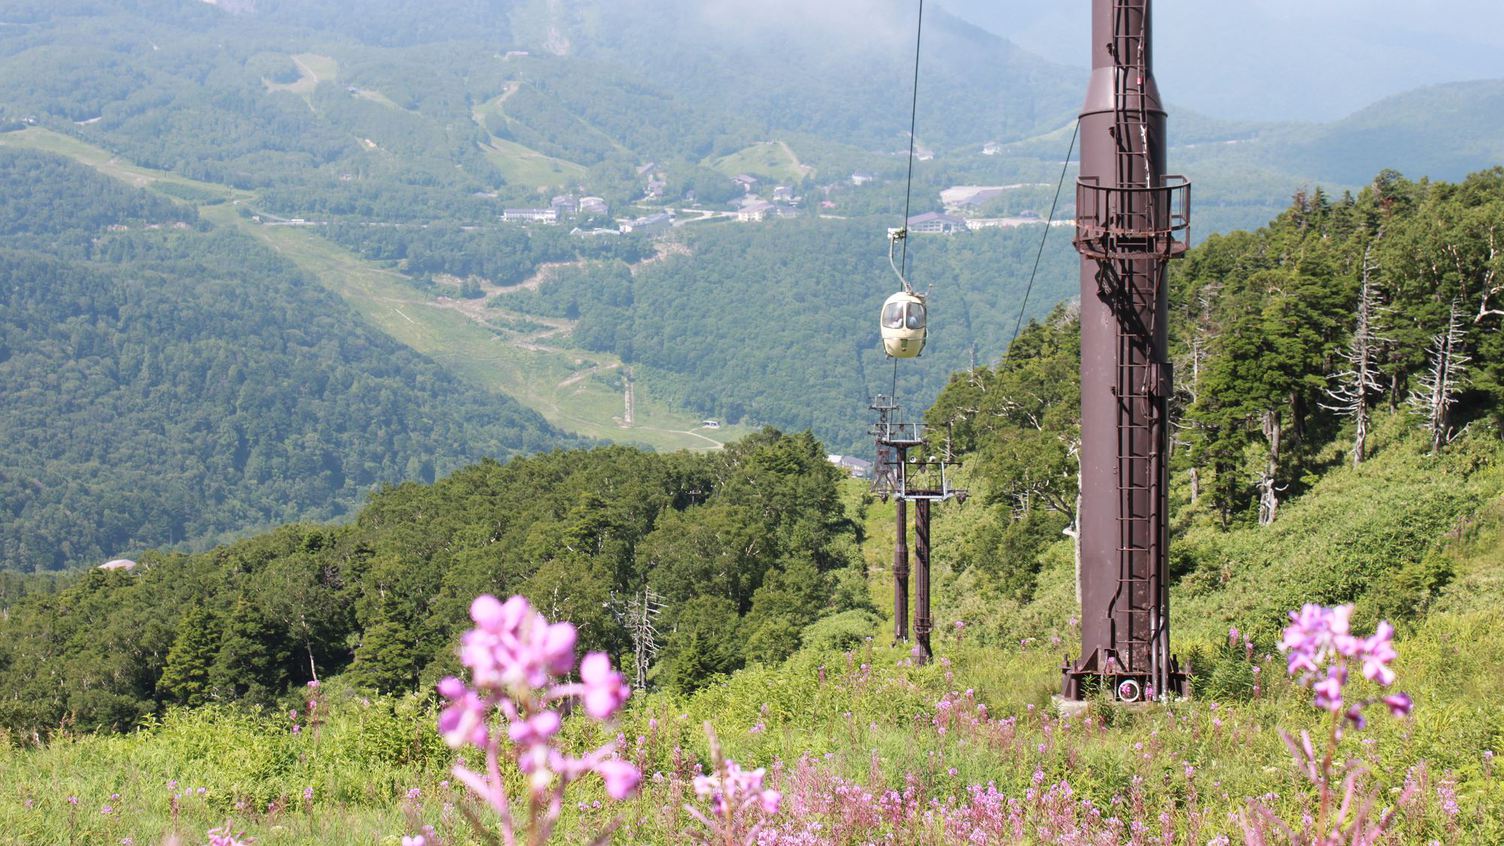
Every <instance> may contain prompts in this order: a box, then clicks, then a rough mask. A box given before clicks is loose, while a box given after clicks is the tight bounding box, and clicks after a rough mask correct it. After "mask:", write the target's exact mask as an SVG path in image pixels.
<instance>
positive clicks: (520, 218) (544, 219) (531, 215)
mask: <svg viewBox="0 0 1504 846" xmlns="http://www.w3.org/2000/svg"><path fill="white" fill-rule="evenodd" d="M501 219H502V220H504V221H506V222H507V223H558V222H559V210H558V209H555V208H548V209H506V210H505V211H503V212H502V213H501Z"/></svg>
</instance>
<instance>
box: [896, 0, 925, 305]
mask: <svg viewBox="0 0 1504 846" xmlns="http://www.w3.org/2000/svg"><path fill="white" fill-rule="evenodd" d="M923 45H924V0H919V22H918V24H917V25H916V27H915V34H914V92H913V100H912V101H911V102H910V104H909V177H908V180H907V183H906V184H905V186H904V189H903V225H902V226H900V227H899V229H898V231H899V232H900V233H902V234H903V235H904V236H907V235H908V230H909V202H910V200H911V199H912V198H913V196H914V131H915V129H916V128H917V127H918V124H919V49H920V47H922V46H923ZM902 240H903V261H902V267H903V270H904V272H903V273H900V274H899V278H900V279H903V280H904V282H903V286H904V289H905V290H908V289H909V281H908V279H907V278H905V277H907V275H908V274H907V271H908V269H909V239H908V238H907V237H903V239H902Z"/></svg>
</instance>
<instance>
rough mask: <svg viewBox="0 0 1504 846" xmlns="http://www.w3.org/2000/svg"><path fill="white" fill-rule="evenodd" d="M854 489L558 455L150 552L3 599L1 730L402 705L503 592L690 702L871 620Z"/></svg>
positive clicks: (802, 451)
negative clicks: (312, 704) (853, 618)
mask: <svg viewBox="0 0 1504 846" xmlns="http://www.w3.org/2000/svg"><path fill="white" fill-rule="evenodd" d="M838 478H839V474H838V472H837V471H836V470H835V469H834V468H832V467H831V466H830V465H829V464H828V463H827V462H826V460H825V453H824V451H823V449H821V447H820V445H819V443H818V442H817V441H815V440H814V439H813V438H811V437H810V436H809V435H807V434H806V435H793V436H786V435H781V434H779V433H777V432H774V431H766V432H764V433H762V434H759V435H755V436H752V437H750V438H747V439H745V440H743V441H740V442H738V443H736V444H734V445H732V446H731V447H730V448H728V449H727V450H725V451H723V452H719V453H714V454H710V455H691V454H688V453H679V454H674V455H667V456H656V455H652V454H649V453H642V452H639V451H636V450H632V449H628V448H623V447H612V448H605V449H598V450H593V451H572V452H553V453H548V454H545V455H539V456H535V457H531V458H518V459H513V460H512V461H510V462H508V463H506V464H505V465H503V464H498V463H496V462H492V461H486V462H483V463H481V464H479V465H475V466H472V467H469V468H467V469H464V470H461V471H458V472H456V473H454V474H452V475H450V476H449V477H447V478H446V479H444V480H443V481H440V482H438V483H436V484H433V485H425V484H417V483H407V484H403V485H399V486H395V487H388V488H386V489H384V490H382V491H381V492H380V493H378V494H376V495H375V496H374V497H373V498H372V499H371V501H370V503H369V504H368V505H367V506H366V507H365V508H364V509H363V510H362V511H361V512H360V515H359V516H358V517H357V519H356V520H355V521H354V523H353V524H350V525H346V526H339V527H333V526H315V525H310V524H299V525H291V526H287V527H284V528H281V529H278V530H275V531H272V532H269V533H267V534H264V535H261V536H258V537H255V538H252V539H249V540H245V541H240V542H238V543H235V544H231V545H229V546H225V547H222V548H219V549H216V550H213V551H211V552H205V553H199V554H195V555H185V554H173V553H153V554H150V555H148V556H145V557H144V558H143V559H142V561H141V562H140V565H139V567H138V568H137V570H136V572H134V573H130V574H125V573H106V572H101V571H91V572H88V573H86V574H84V575H82V576H81V577H78V578H75V579H72V580H70V582H69V583H68V584H67V585H66V587H63V588H62V589H61V590H58V591H56V592H53V591H52V590H50V589H48V587H47V585H45V584H44V585H42V586H41V587H40V589H39V588H38V586H37V585H32V586H31V587H30V588H27V587H26V585H25V583H17V584H9V585H6V584H4V583H0V586H4V587H6V588H7V591H8V592H7V594H6V595H4V596H3V597H0V608H3V613H0V633H3V636H0V727H3V728H5V729H8V730H13V731H21V732H30V731H34V730H45V729H46V728H48V727H55V726H57V725H59V723H60V721H62V720H63V719H64V718H65V717H66V718H67V719H68V720H69V721H72V722H74V724H76V725H77V726H79V727H85V728H93V727H101V728H107V727H114V728H121V729H123V728H129V727H131V726H133V725H135V724H136V722H137V721H139V720H140V719H141V718H142V717H143V716H145V715H148V714H154V713H160V712H161V711H162V709H164V708H165V707H167V706H169V705H174V704H187V705H199V704H203V703H206V702H234V701H249V702H272V701H275V699H276V698H277V697H278V696H280V695H282V694H284V693H286V692H287V691H288V690H290V689H292V688H295V687H301V686H302V685H303V683H304V682H305V681H307V680H309V679H311V678H316V677H328V676H332V675H334V674H338V673H343V674H345V676H346V677H347V678H348V679H349V680H352V681H354V682H355V683H356V684H358V685H359V686H361V687H364V688H368V689H371V690H380V691H389V692H406V691H409V690H411V689H413V688H414V687H415V686H416V685H418V684H419V683H420V682H423V683H432V682H433V681H434V680H436V679H437V678H438V677H439V676H440V675H442V674H444V673H447V672H452V671H453V669H454V668H455V658H454V655H453V652H452V649H451V647H452V643H453V640H454V638H455V637H456V635H457V632H458V631H459V630H460V628H461V627H463V626H464V625H465V624H466V616H465V615H466V609H467V608H468V606H469V602H470V599H471V598H472V597H474V596H475V595H476V594H478V593H482V592H487V591H489V592H493V593H501V594H505V593H508V592H512V593H522V594H525V595H527V596H529V597H531V598H532V599H533V601H534V603H535V604H536V605H537V606H538V607H539V608H541V609H543V610H544V611H546V612H547V613H548V614H549V615H550V616H551V617H553V618H556V619H569V620H572V621H574V623H575V624H576V625H577V626H579V628H580V632H581V638H582V646H584V647H587V648H590V649H607V650H610V651H611V652H613V653H615V654H618V655H622V654H626V655H633V654H643V655H644V656H646V657H647V658H648V659H650V660H651V667H649V666H646V663H645V664H644V666H643V667H642V668H641V669H642V670H643V671H644V673H645V674H646V675H647V678H648V679H650V680H651V681H652V683H653V684H654V685H656V686H662V687H667V688H670V689H680V690H691V689H694V688H697V687H699V686H701V685H703V684H705V683H706V682H707V681H708V680H709V679H711V678H712V677H713V676H715V675H716V674H721V673H728V672H730V671H733V670H735V669H737V668H739V667H741V666H742V665H743V663H745V662H746V661H749V660H761V661H778V660H781V659H782V658H783V657H785V656H787V655H788V654H790V653H792V652H793V651H794V650H795V649H797V648H798V647H799V645H800V644H801V642H802V641H803V638H804V635H803V633H804V632H805V630H806V628H807V627H808V626H810V625H811V624H812V623H814V622H815V621H816V620H817V619H819V618H820V617H821V616H824V615H830V614H835V613H838V612H854V613H857V614H859V615H860V614H861V613H862V612H863V609H866V608H867V607H868V601H867V599H866V587H865V581H864V578H863V571H862V568H861V565H860V558H859V555H858V554H857V546H856V544H857V542H858V540H859V538H858V536H857V534H856V527H855V526H854V525H852V524H851V522H850V521H849V520H848V518H847V516H846V513H845V511H844V509H843V507H842V504H841V502H840V500H839V499H838V496H837V488H836V481H837V479H838ZM49 584H50V583H49ZM27 589H29V590H34V591H39V592H35V593H32V594H31V595H29V596H19V594H20V593H22V592H23V590H27ZM648 590H651V593H650V594H645V591H648ZM645 595H647V596H648V597H649V598H650V600H651V604H652V606H653V607H654V608H655V609H659V610H656V611H655V612H653V618H652V619H653V620H654V621H655V622H656V628H657V631H658V632H659V633H660V635H659V637H658V639H657V641H656V643H654V644H650V646H651V647H652V648H650V649H647V650H646V651H644V652H642V653H637V652H636V651H635V647H636V646H637V645H638V644H637V643H634V640H633V637H634V634H633V631H634V630H633V629H632V628H630V627H629V626H628V625H627V622H628V621H629V620H630V619H631V615H629V614H627V613H626V612H627V610H628V608H629V607H630V606H631V603H632V602H633V601H634V600H635V601H638V602H641V601H642V599H643V597H644V596H645ZM864 619H870V618H864ZM38 666H46V667H48V668H49V671H48V673H37V672H36V671H35V668H36V667H38ZM629 669H630V670H632V671H634V672H635V670H636V669H637V668H636V667H629Z"/></svg>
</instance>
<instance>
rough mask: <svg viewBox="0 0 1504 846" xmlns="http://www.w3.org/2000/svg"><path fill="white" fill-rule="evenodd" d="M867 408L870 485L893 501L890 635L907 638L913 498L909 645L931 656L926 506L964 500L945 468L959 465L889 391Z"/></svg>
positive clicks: (923, 656) (922, 658) (947, 446)
mask: <svg viewBox="0 0 1504 846" xmlns="http://www.w3.org/2000/svg"><path fill="white" fill-rule="evenodd" d="M871 408H872V410H873V411H875V412H877V423H875V424H874V425H873V427H872V430H871V434H872V436H873V439H874V440H875V441H876V442H877V462H876V463H875V465H874V471H873V473H874V475H873V481H872V491H873V493H875V494H877V495H878V496H880V497H882V499H883V501H884V502H886V501H887V500H888V497H890V496H891V497H893V498H894V499H895V500H896V504H897V519H896V521H895V524H894V529H895V531H896V537H895V539H894V544H893V639H894V641H895V642H900V643H901V642H904V641H907V640H908V639H909V545H908V516H907V515H908V504H909V503H910V502H912V503H914V564H915V568H914V645H915V657H917V658H918V659H919V660H920V661H921V662H925V661H929V660H930V659H931V658H933V657H934V655H935V653H934V650H933V649H932V648H931V646H930V632H931V631H933V630H934V619H933V618H932V617H931V616H930V506H931V505H932V504H934V503H937V502H944V501H946V500H948V499H955V500H956V501H957V502H965V501H966V491H964V490H960V489H957V488H953V487H951V484H950V469H951V468H952V467H958V466H960V465H959V463H957V462H956V461H954V460H953V457H952V456H951V452H950V439H949V438H946V443H945V450H944V452H943V453H942V454H940V455H936V454H934V453H933V452H932V450H931V449H930V444H929V442H928V441H927V440H926V437H925V431H924V426H923V425H922V424H919V423H908V422H905V421H904V419H903V409H902V408H901V407H900V406H899V404H898V401H897V400H895V399H894V398H893V397H889V396H878V397H876V398H875V399H873V401H872V405H871Z"/></svg>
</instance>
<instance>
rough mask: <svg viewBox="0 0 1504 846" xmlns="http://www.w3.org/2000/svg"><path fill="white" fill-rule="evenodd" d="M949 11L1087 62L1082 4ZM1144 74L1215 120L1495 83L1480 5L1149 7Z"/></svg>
mask: <svg viewBox="0 0 1504 846" xmlns="http://www.w3.org/2000/svg"><path fill="white" fill-rule="evenodd" d="M945 5H946V7H947V8H949V9H951V10H952V11H953V12H954V13H956V14H957V15H958V16H960V17H962V18H965V19H966V20H969V21H972V22H973V23H976V24H978V25H979V26H981V27H983V28H985V29H987V30H988V31H990V32H994V33H997V34H999V35H1001V36H1003V37H1005V38H1008V39H1010V40H1012V41H1014V42H1015V43H1018V44H1020V45H1022V46H1023V47H1025V48H1026V49H1028V50H1031V51H1033V52H1034V53H1037V54H1039V55H1042V56H1044V57H1046V58H1048V59H1049V60H1051V61H1053V62H1057V63H1060V64H1064V65H1067V66H1071V67H1086V66H1087V64H1088V63H1089V60H1090V48H1089V44H1088V39H1087V33H1088V30H1089V28H1090V23H1089V19H1088V9H1089V4H1088V3H1085V2H1071V3H1030V2H1022V0H949V2H947V3H946V4H945ZM1154 28H1155V33H1156V42H1155V48H1154V49H1155V74H1156V75H1157V76H1158V77H1159V81H1160V85H1161V88H1162V89H1163V90H1164V92H1165V95H1166V96H1167V97H1168V98H1169V99H1170V101H1171V102H1172V103H1178V104H1182V105H1184V106H1188V107H1190V108H1192V109H1195V110H1197V111H1200V112H1204V113H1206V114H1209V115H1215V116H1217V117H1221V118H1230V119H1238V120H1269V121H1289V120H1303V121H1324V120H1334V119H1337V118H1341V117H1344V116H1347V115H1349V114H1351V113H1353V112H1356V111H1358V110H1359V109H1362V108H1363V107H1365V106H1367V105H1369V104H1370V103H1373V102H1375V101H1376V100H1380V99H1382V98H1385V97H1388V96H1391V95H1395V94H1399V93H1401V92H1404V91H1409V90H1412V89H1416V88H1421V87H1424V86H1430V85H1436V84H1439V83H1446V82H1457V81H1464V80H1476V79H1492V78H1498V77H1500V76H1504V62H1501V61H1500V59H1499V55H1500V51H1501V50H1504V6H1500V5H1499V4H1498V3H1494V2H1490V0H1426V2H1401V0H1331V1H1330V2H1321V3H1309V2H1299V0H1265V2H1260V3H1207V2H1204V0H1159V2H1157V3H1155V4H1154Z"/></svg>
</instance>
